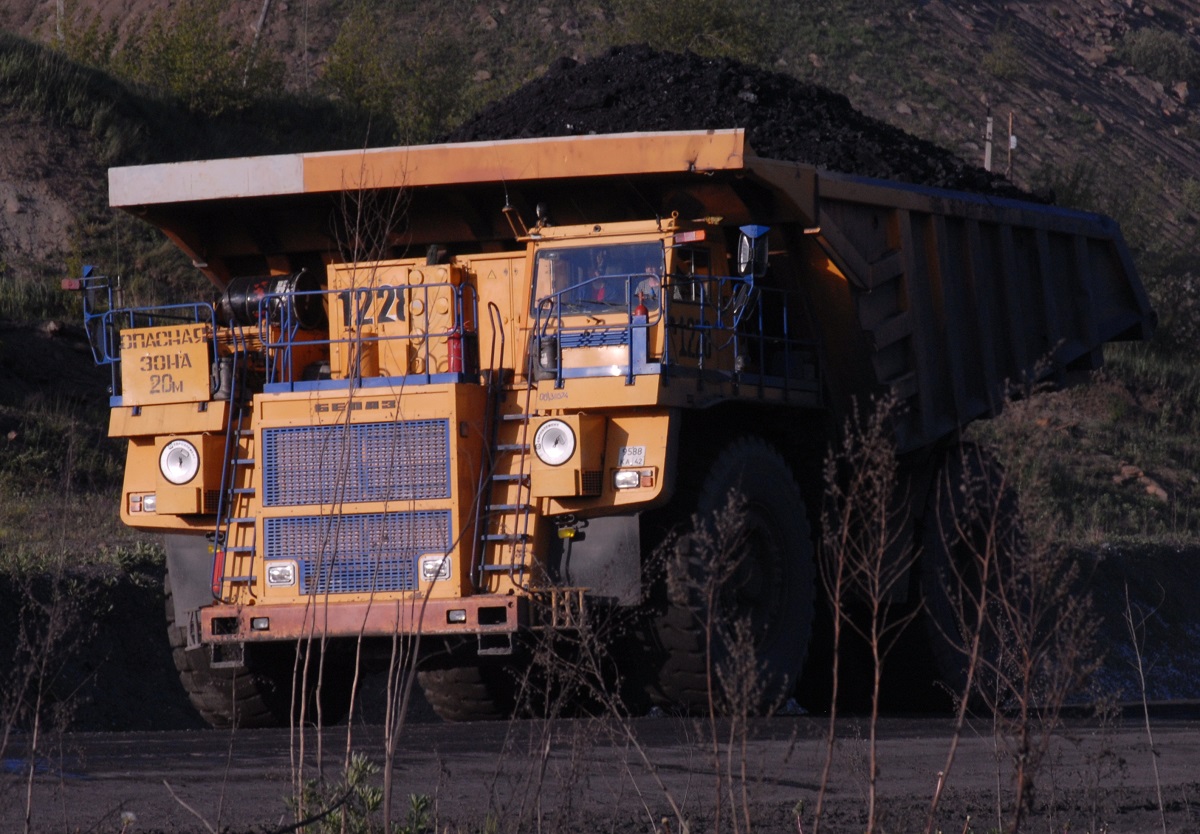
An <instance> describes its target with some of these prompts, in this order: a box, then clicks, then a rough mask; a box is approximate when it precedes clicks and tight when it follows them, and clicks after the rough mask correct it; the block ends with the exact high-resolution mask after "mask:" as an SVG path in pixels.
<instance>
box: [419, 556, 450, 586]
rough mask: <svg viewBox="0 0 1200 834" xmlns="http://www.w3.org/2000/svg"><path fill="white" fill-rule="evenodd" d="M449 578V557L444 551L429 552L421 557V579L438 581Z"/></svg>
mask: <svg viewBox="0 0 1200 834" xmlns="http://www.w3.org/2000/svg"><path fill="white" fill-rule="evenodd" d="M449 578H450V557H449V556H448V555H447V554H445V553H431V554H429V555H428V556H422V557H421V581H423V582H438V581H443V580H446V579H449Z"/></svg>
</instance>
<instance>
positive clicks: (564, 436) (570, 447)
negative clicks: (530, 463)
mask: <svg viewBox="0 0 1200 834" xmlns="http://www.w3.org/2000/svg"><path fill="white" fill-rule="evenodd" d="M533 451H534V452H536V453H537V456H538V460H540V461H541V462H542V463H544V464H546V465H547V466H560V465H562V464H564V463H566V462H567V461H569V460H570V459H571V455H573V454H575V432H573V431H571V427H570V426H568V425H567V424H566V423H564V422H563V421H562V420H547V421H546V422H544V423H542V424H541V425H540V426H538V430H537V433H536V434H535V435H534V436H533Z"/></svg>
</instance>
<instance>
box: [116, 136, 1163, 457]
mask: <svg viewBox="0 0 1200 834" xmlns="http://www.w3.org/2000/svg"><path fill="white" fill-rule="evenodd" d="M110 178H111V192H112V203H113V205H114V206H118V207H123V208H126V209H129V210H131V211H135V212H136V213H137V214H138V215H139V216H142V217H144V218H146V219H147V220H148V221H150V222H152V223H154V224H156V225H158V226H160V227H161V228H162V229H163V230H164V231H165V232H166V233H167V234H168V235H169V236H170V237H172V239H174V240H175V241H176V242H177V243H179V245H180V246H181V247H182V248H183V249H184V250H185V251H186V252H188V253H189V254H191V255H192V257H193V258H194V259H195V260H196V262H197V263H198V264H200V265H201V269H202V271H203V272H205V273H206V274H207V275H208V276H209V277H210V279H212V280H213V282H214V283H216V284H217V285H218V286H222V285H224V283H225V282H227V281H228V280H229V279H230V278H231V277H234V276H235V275H236V274H238V272H239V271H242V270H245V269H246V268H247V266H246V262H247V261H256V262H257V263H255V264H254V266H255V267H258V268H260V269H261V264H262V263H265V262H269V261H270V259H271V258H276V259H281V260H285V261H287V263H289V264H290V265H293V266H294V264H295V262H296V261H297V260H304V259H316V258H318V257H324V256H325V253H329V252H331V251H337V250H338V248H339V244H341V246H342V247H343V248H344V245H345V240H342V241H339V240H338V239H337V234H336V232H335V231H334V230H336V229H337V228H338V227H339V226H345V222H344V220H343V218H342V217H339V215H342V216H345V215H347V214H348V213H349V212H348V210H347V206H348V205H351V204H357V200H358V197H357V196H355V195H357V194H360V193H361V194H375V195H381V194H392V193H394V192H395V190H397V189H399V190H402V191H405V192H406V193H407V197H406V200H407V202H406V205H405V217H404V218H403V223H402V227H403V230H402V231H397V232H396V234H397V236H398V237H399V236H401V235H402V236H403V238H404V243H405V245H407V246H408V247H409V249H410V251H420V250H421V248H422V247H423V246H425V245H429V244H432V243H437V244H446V245H455V244H466V245H474V246H479V247H486V246H489V245H492V246H504V245H508V244H511V238H512V230H511V228H510V227H509V225H508V224H507V222H505V220H504V218H503V216H502V215H501V213H500V212H499V211H498V210H497V209H496V208H495V207H496V206H503V205H505V204H509V205H515V206H517V207H518V208H520V209H521V210H522V211H523V212H524V213H525V215H526V216H527V217H530V218H532V216H533V206H534V204H536V203H544V204H547V205H548V206H550V207H551V211H552V212H553V217H552V220H553V222H555V223H556V224H560V225H561V224H568V223H572V224H573V223H578V224H587V223H608V222H614V221H621V220H629V219H634V218H638V217H641V216H642V215H644V214H648V213H649V212H650V210H651V209H652V210H653V212H654V213H655V214H657V216H660V217H667V216H669V215H670V214H671V213H672V212H680V213H681V215H683V216H685V217H689V218H691V217H705V216H708V217H719V218H721V223H722V225H724V226H738V225H742V224H745V223H762V224H766V225H771V226H772V227H773V228H775V229H776V231H775V232H773V236H772V241H771V247H772V250H773V254H774V253H777V252H780V251H782V252H783V253H784V254H785V255H786V257H787V258H788V259H790V260H793V261H795V262H798V263H801V264H803V265H804V266H805V268H807V269H810V270H811V271H810V272H809V274H808V276H807V277H805V278H802V279H795V280H797V282H798V283H799V284H800V286H795V287H788V288H787V289H789V290H795V291H799V292H802V293H805V294H807V295H808V296H809V297H808V299H807V300H808V301H809V302H810V304H811V310H812V314H813V316H814V317H815V318H816V319H818V320H820V321H821V322H822V327H821V332H820V334H819V338H820V341H821V342H822V347H823V352H824V361H825V363H826V364H825V366H824V370H825V374H824V376H825V380H826V382H827V385H828V393H829V395H830V399H829V402H828V403H827V404H828V406H829V407H831V408H833V409H834V410H836V411H838V412H842V411H844V409H845V408H846V406H847V405H848V404H849V402H850V401H851V400H852V399H854V398H861V397H864V396H869V395H873V394H878V393H880V392H882V391H884V390H888V389H890V390H893V391H895V392H896V393H897V395H898V396H899V397H900V399H901V400H902V401H904V402H905V403H907V404H908V407H909V416H908V418H907V419H906V421H905V425H904V426H903V428H902V429H901V430H900V438H899V440H900V445H901V446H902V448H904V449H915V448H920V447H922V446H924V445H928V444H931V443H934V442H936V441H937V440H938V439H939V438H942V437H945V436H947V435H948V434H951V433H953V432H955V431H956V430H958V429H959V428H961V427H962V426H965V425H966V424H968V423H969V422H971V421H972V420H974V419H977V418H980V417H986V416H990V415H993V414H995V413H996V412H997V411H998V410H999V409H1000V407H1001V405H1002V403H1003V401H1004V400H1005V399H1006V398H1007V397H1008V396H1009V395H1010V394H1011V393H1012V391H1013V390H1014V389H1019V388H1020V387H1021V386H1025V385H1027V384H1029V383H1031V382H1034V381H1041V380H1045V379H1047V378H1048V377H1051V376H1053V377H1059V378H1061V377H1062V375H1063V374H1065V373H1067V372H1070V371H1074V370H1088V369H1092V368H1095V367H1097V366H1098V365H1099V363H1100V361H1101V357H1100V350H1101V347H1102V345H1103V344H1104V343H1106V342H1109V341H1114V340H1123V339H1145V338H1148V336H1149V333H1150V332H1151V329H1152V327H1153V314H1152V312H1151V310H1150V307H1149V303H1148V300H1147V298H1146V295H1145V292H1144V290H1143V289H1142V286H1141V284H1140V282H1139V280H1138V278H1137V276H1136V271H1135V269H1134V267H1133V264H1132V261H1131V259H1130V255H1129V252H1128V250H1127V248H1126V246H1125V244H1124V242H1123V240H1122V238H1121V235H1120V230H1119V228H1118V227H1117V225H1116V224H1115V223H1114V222H1113V221H1112V220H1111V219H1109V218H1107V217H1103V216H1101V215H1095V214H1088V213H1084V212H1076V211H1070V210H1066V209H1061V208H1058V207H1054V206H1044V205H1038V204H1033V203H1022V202H1017V201H1014V200H1010V199H1005V198H995V197H988V196H983V195H977V194H969V193H964V192H950V191H944V190H939V189H931V188H923V187H919V186H912V185H906V184H901V183H894V182H885V181H879V180H868V179H864V178H860V177H853V176H849V175H843V174H834V173H829V172H824V171H818V170H816V169H814V168H812V167H810V166H807V165H804V164H801V163H792V162H781V161H776V160H766V159H759V158H757V157H755V156H754V154H753V151H752V150H751V149H750V148H749V147H747V146H746V144H745V138H744V134H743V132H742V131H740V130H730V131H712V132H701V133H685V134H629V135H617V136H587V137H570V138H565V139H539V140H528V141H512V142H490V143H472V144H468V145H461V146H428V147H420V148H403V149H385V150H373V151H357V152H330V153H322V154H308V155H294V156H286V157H273V158H268V159H266V160H259V159H241V160H218V161H213V162H199V163H181V164H178V165H163V166H144V167H139V168H132V169H116V170H114V171H113V172H112V173H111V174H110ZM580 194H586V195H587V199H586V200H580V199H578V195H580ZM485 207H486V208H485ZM648 207H649V208H648ZM822 259H827V260H828V261H829V263H828V264H822V263H820V261H821V260H822ZM772 281H773V282H775V283H780V282H782V281H781V277H779V276H772Z"/></svg>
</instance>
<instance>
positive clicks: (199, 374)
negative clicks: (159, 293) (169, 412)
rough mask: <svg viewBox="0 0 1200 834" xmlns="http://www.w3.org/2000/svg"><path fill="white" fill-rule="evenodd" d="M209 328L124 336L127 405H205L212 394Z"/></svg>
mask: <svg viewBox="0 0 1200 834" xmlns="http://www.w3.org/2000/svg"><path fill="white" fill-rule="evenodd" d="M208 353H209V349H208V325H205V324H181V325H171V326H168V327H146V328H141V329H138V330H125V331H123V332H122V333H121V401H122V403H123V404H124V405H151V404H154V403H185V402H201V401H204V400H207V399H208V398H209V396H210V395H211V370H210V361H209V355H208Z"/></svg>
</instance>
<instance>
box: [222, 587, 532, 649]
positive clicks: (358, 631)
mask: <svg viewBox="0 0 1200 834" xmlns="http://www.w3.org/2000/svg"><path fill="white" fill-rule="evenodd" d="M528 602H529V601H528V600H527V599H526V598H524V597H517V596H498V595H487V594H481V595H478V596H472V597H463V598H461V599H430V600H426V599H407V600H386V601H383V600H375V601H372V602H332V601H327V600H326V599H324V598H319V599H314V600H312V601H311V602H306V603H296V604H291V605H214V606H211V607H208V608H202V609H200V624H201V630H202V636H201V640H202V642H204V643H244V642H247V641H254V640H295V639H298V638H301V637H305V638H307V637H322V636H324V637H358V636H359V635H362V636H363V637H391V636H392V635H394V634H408V635H417V634H421V635H450V634H461V635H471V634H508V633H512V632H515V631H516V630H517V629H518V628H520V627H522V626H525V625H527V624H528V622H529V605H528ZM452 611H453V612H462V614H461V615H459V616H460V617H461V619H462V620H463V622H450V612H452ZM252 621H254V622H255V623H256V625H257V627H253V626H252V625H251V623H252Z"/></svg>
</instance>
